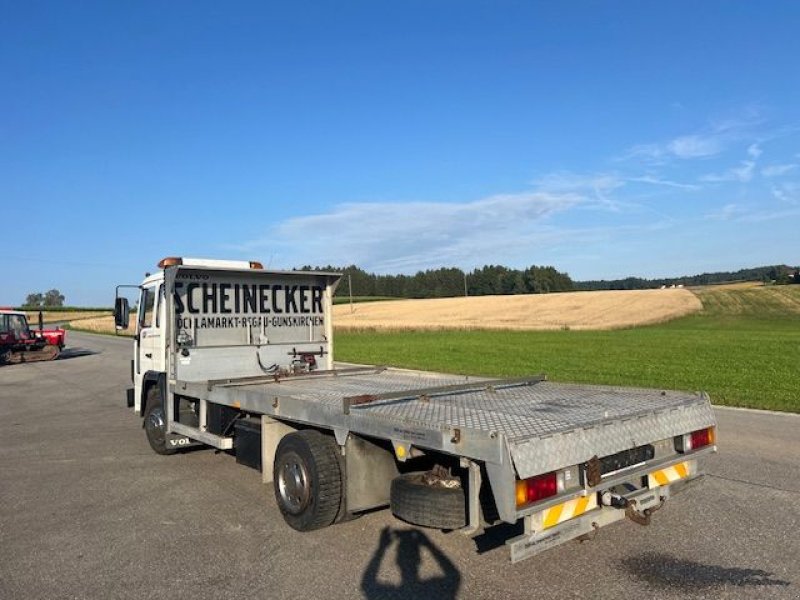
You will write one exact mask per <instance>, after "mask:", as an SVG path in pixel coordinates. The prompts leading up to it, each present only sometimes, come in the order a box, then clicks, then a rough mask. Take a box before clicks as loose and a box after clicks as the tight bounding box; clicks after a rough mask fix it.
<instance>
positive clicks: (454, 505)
mask: <svg viewBox="0 0 800 600" xmlns="http://www.w3.org/2000/svg"><path fill="white" fill-rule="evenodd" d="M389 506H390V508H391V510H392V513H394V515H395V516H396V517H398V518H400V519H402V520H403V521H408V522H409V523H412V524H414V525H421V526H422V527H432V528H435V529H459V528H461V527H464V526H465V525H466V523H467V517H466V500H465V496H464V489H463V488H462V487H461V486H460V485H459V486H458V487H445V486H443V485H437V484H431V483H430V481H429V478H427V477H426V473H425V472H415V473H406V474H404V475H400V476H399V477H395V478H394V479H393V480H392V488H391V493H390V496H389Z"/></svg>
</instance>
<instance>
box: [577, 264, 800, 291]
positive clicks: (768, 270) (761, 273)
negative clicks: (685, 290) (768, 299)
mask: <svg viewBox="0 0 800 600" xmlns="http://www.w3.org/2000/svg"><path fill="white" fill-rule="evenodd" d="M731 281H763V282H764V283H766V284H773V283H774V284H778V285H783V284H789V283H800V269H798V267H790V266H788V265H768V266H764V267H752V268H749V269H739V270H738V271H717V272H714V273H701V274H699V275H684V276H681V277H664V278H660V279H645V278H642V277H626V278H625V279H610V280H608V279H597V280H590V281H576V282H575V289H576V290H643V289H651V288H660V287H661V286H667V287H669V286H672V285H713V284H715V283H728V282H731Z"/></svg>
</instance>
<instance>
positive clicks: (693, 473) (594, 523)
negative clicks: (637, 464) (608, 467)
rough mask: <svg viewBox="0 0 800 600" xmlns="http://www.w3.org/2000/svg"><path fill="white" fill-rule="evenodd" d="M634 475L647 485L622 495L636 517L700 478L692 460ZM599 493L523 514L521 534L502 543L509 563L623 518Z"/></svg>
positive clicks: (623, 514)
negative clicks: (508, 556) (643, 478)
mask: <svg viewBox="0 0 800 600" xmlns="http://www.w3.org/2000/svg"><path fill="white" fill-rule="evenodd" d="M638 475H647V476H648V477H647V478H648V486H647V487H642V488H639V489H636V490H635V491H631V492H630V493H627V494H624V498H625V500H626V501H627V502H628V503H629V506H630V509H628V510H629V511H633V512H635V513H636V515H639V517H638V519H637V520H640V519H642V518H646V517H644V515H649V514H650V512H651V511H654V510H657V509H658V508H660V507H661V505H663V503H664V502H666V501H667V500H668V499H669V498H670V497H672V496H674V495H675V494H676V493H678V492H680V491H682V490H683V489H685V488H686V487H687V486H688V485H689V484H691V483H693V482H696V481H699V480H700V479H702V477H703V475H702V473H701V472H700V470H699V465H698V463H697V460H695V459H690V460H685V461H681V462H678V463H676V464H672V465H668V466H663V467H660V468H657V469H651V470H649V471H648V472H646V473H642V474H638ZM601 494H602V490H597V489H593V490H591V491H589V492H587V493H586V494H585V495H583V496H579V497H577V498H572V499H570V500H567V501H562V502H560V503H557V504H553V505H551V506H549V507H547V508H543V509H541V510H539V511H538V512H532V513H528V514H525V515H524V516H523V521H524V525H525V529H524V530H525V533H523V534H522V535H520V536H518V537H515V538H512V539H510V540H508V541H507V542H506V544H507V545H508V546H509V550H510V552H511V562H519V561H521V560H524V559H526V558H530V557H531V556H535V555H537V554H539V553H540V552H544V551H545V550H549V549H551V548H554V547H556V546H558V545H560V544H563V543H564V542H568V541H570V540H574V539H576V538H579V537H581V536H589V535H593V534H594V533H595V532H597V531H598V530H599V529H600V528H602V527H605V526H606V525H610V524H612V523H616V522H617V521H621V520H623V519H625V518H626V515H627V514H629V512H628V511H626V509H625V508H615V507H611V506H604V505H603V503H602V501H601V499H600V496H601ZM632 518H636V516H634V517H632Z"/></svg>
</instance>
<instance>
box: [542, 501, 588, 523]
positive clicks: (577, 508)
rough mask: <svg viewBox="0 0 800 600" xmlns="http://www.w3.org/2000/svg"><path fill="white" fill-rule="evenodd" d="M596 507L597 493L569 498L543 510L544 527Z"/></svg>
mask: <svg viewBox="0 0 800 600" xmlns="http://www.w3.org/2000/svg"><path fill="white" fill-rule="evenodd" d="M594 508H597V494H591V495H589V496H583V497H582V498H575V499H574V500H568V501H567V502H564V503H562V504H556V505H555V506H553V507H551V508H546V509H545V510H543V511H542V528H543V529H547V528H548V527H554V526H555V525H558V524H559V523H563V522H564V521H569V520H570V519H574V518H575V517H579V516H581V515H582V514H583V513H585V512H588V511H590V510H592V509H594Z"/></svg>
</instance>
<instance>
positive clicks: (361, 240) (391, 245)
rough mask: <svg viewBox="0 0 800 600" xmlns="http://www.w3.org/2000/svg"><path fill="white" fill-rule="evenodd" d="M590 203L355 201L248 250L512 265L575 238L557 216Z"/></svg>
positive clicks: (409, 263)
mask: <svg viewBox="0 0 800 600" xmlns="http://www.w3.org/2000/svg"><path fill="white" fill-rule="evenodd" d="M590 202H592V201H591V200H590V199H587V198H586V197H585V196H583V195H581V194H578V193H574V192H564V193H550V192H530V193H520V194H505V195H498V196H491V197H489V198H484V199H482V200H477V201H472V202H462V203H436V202H410V203H399V202H390V203H375V202H366V203H348V204H342V205H339V206H336V207H334V208H333V209H332V210H331V211H330V212H328V213H325V214H318V215H310V216H303V217H296V218H292V219H289V220H287V221H284V222H283V223H280V224H278V225H277V226H275V227H274V228H273V229H272V230H271V231H270V232H269V234H268V235H267V236H266V237H265V238H263V239H262V240H255V241H253V242H249V243H247V244H245V245H244V246H240V249H242V250H244V249H247V250H254V249H258V248H270V249H271V250H274V251H275V252H276V258H277V259H278V260H279V262H282V263H284V264H285V265H286V266H289V265H293V264H295V263H297V262H309V263H312V264H338V265H343V264H351V263H353V264H358V265H359V266H362V267H363V268H367V269H370V270H374V271H376V272H410V271H414V270H418V269H425V268H431V267H438V266H441V265H464V266H468V265H471V264H477V263H481V264H483V262H492V261H495V262H505V263H506V264H512V263H516V262H519V259H520V257H524V256H531V257H532V256H535V255H536V253H537V252H539V253H541V249H543V248H547V247H548V245H550V244H552V243H554V242H556V241H558V240H560V239H562V238H563V237H564V236H566V235H568V234H567V233H565V232H564V231H562V230H559V229H556V228H554V227H552V226H550V225H549V224H548V218H549V217H551V216H553V215H555V214H558V213H561V212H564V211H567V210H569V209H571V208H574V207H576V206H578V205H583V204H586V203H590Z"/></svg>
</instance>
